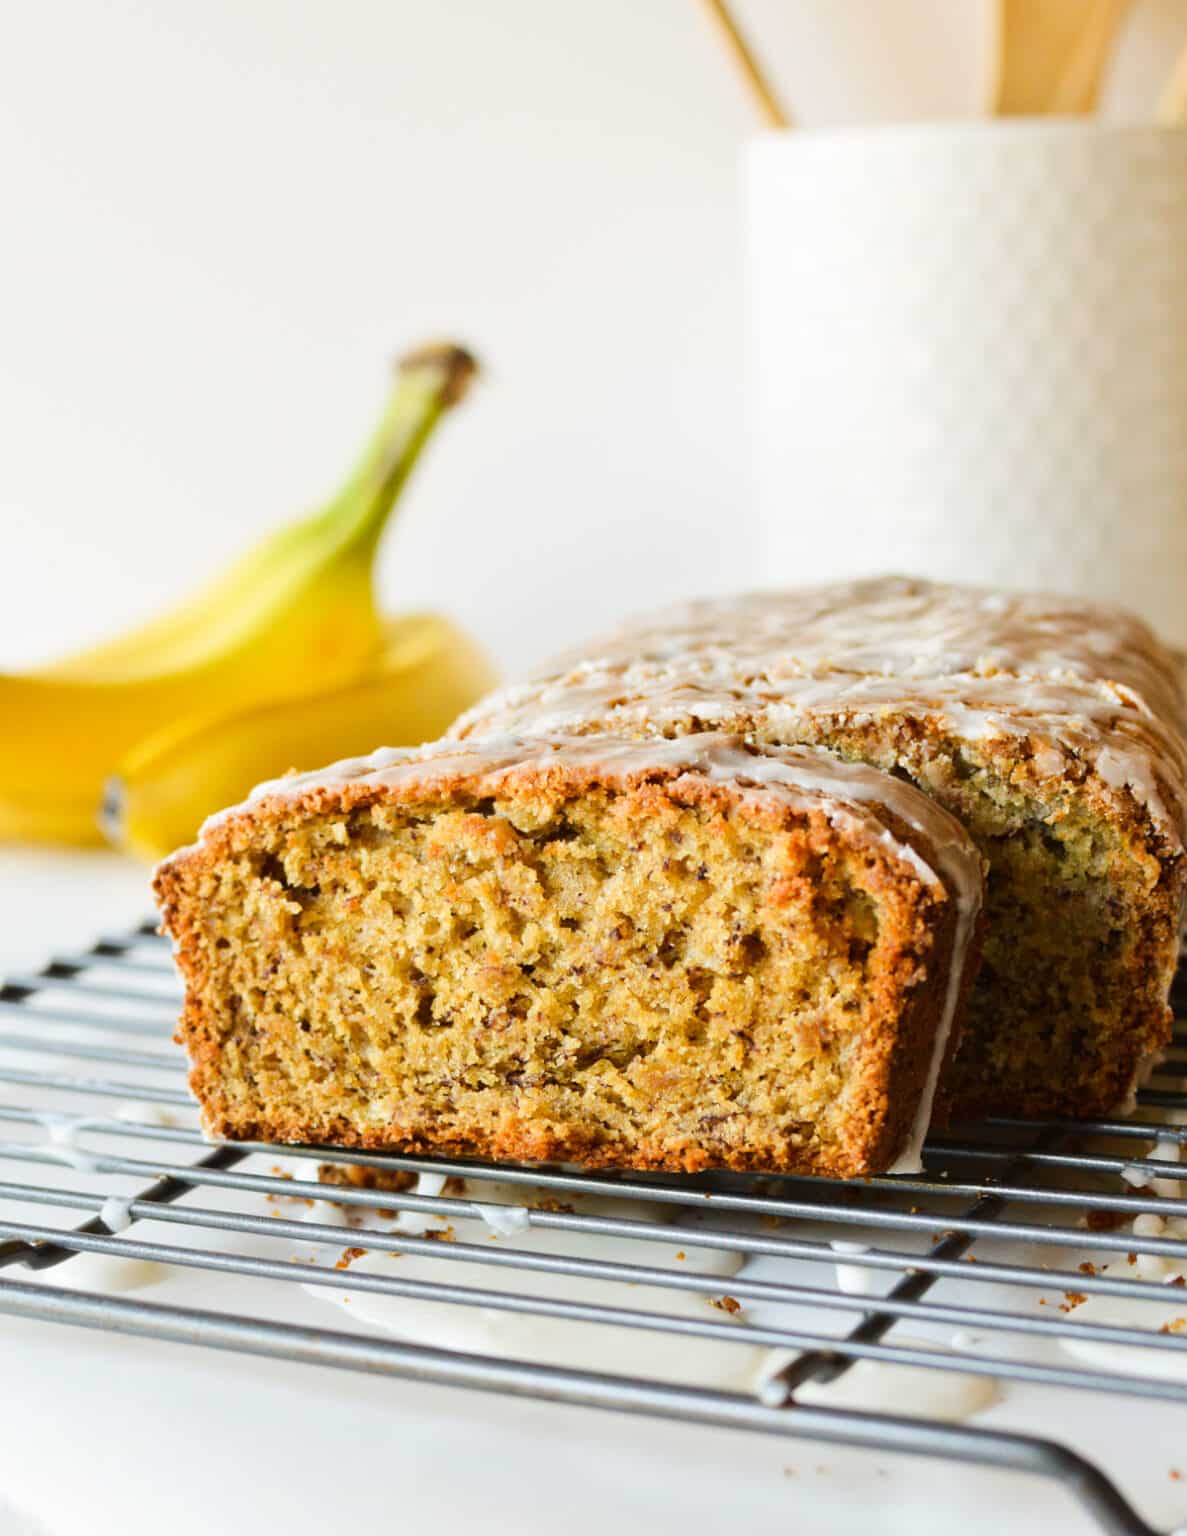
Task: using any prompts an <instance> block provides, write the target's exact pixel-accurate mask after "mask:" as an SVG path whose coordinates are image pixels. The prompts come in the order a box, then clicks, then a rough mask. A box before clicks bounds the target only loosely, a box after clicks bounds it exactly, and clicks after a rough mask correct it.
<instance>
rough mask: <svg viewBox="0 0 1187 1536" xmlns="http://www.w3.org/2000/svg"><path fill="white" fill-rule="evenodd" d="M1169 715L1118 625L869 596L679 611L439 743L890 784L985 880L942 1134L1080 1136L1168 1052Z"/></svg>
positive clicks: (881, 584)
mask: <svg viewBox="0 0 1187 1536" xmlns="http://www.w3.org/2000/svg"><path fill="white" fill-rule="evenodd" d="M1183 711H1184V705H1183V695H1182V690H1181V685H1180V677H1179V669H1178V665H1177V663H1176V661H1175V659H1174V658H1173V657H1172V656H1171V655H1170V653H1169V652H1167V651H1166V650H1165V649H1163V647H1161V646H1160V645H1159V644H1158V642H1157V641H1156V640H1155V639H1154V637H1153V635H1152V634H1151V633H1150V631H1149V630H1148V629H1147V628H1146V626H1145V625H1143V624H1142V623H1140V621H1138V620H1137V619H1135V618H1132V617H1131V616H1129V615H1128V614H1126V613H1124V612H1121V611H1120V610H1117V609H1113V608H1106V607H1103V606H1100V605H1097V604H1093V603H1089V602H1084V601H1078V600H1073V599H1061V598H1054V597H1047V596H1029V595H1018V594H1010V593H1005V592H994V591H984V590H980V589H975V588H965V587H953V586H942V585H935V584H932V583H928V582H923V581H916V580H909V579H903V578H882V579H876V580H870V581H861V582H855V583H851V584H842V585H835V586H828V587H821V588H816V589H807V590H803V591H798V592H785V593H772V594H767V595H761V594H760V595H756V596H751V597H743V598H737V599H730V600H726V601H711V602H700V603H694V604H691V605H689V606H685V607H682V608H679V609H676V610H674V611H671V612H668V613H664V614H661V615H660V616H658V617H657V618H652V619H648V620H644V621H641V622H639V623H637V624H634V625H632V626H628V627H627V628H626V629H624V630H623V631H621V632H620V633H619V634H617V635H615V636H614V637H612V638H611V639H610V640H609V641H607V642H606V643H604V644H601V645H595V646H592V647H590V648H589V649H588V651H587V652H586V655H585V658H584V659H574V660H570V661H567V662H563V663H561V664H559V665H558V666H556V667H553V668H551V669H549V671H548V672H546V673H545V674H543V675H542V676H541V677H539V678H538V679H537V680H536V681H535V682H532V683H529V684H528V685H526V686H523V687H519V688H512V689H508V690H504V691H502V692H500V693H497V694H495V695H493V696H492V697H490V698H489V699H487V700H486V701H484V702H483V703H480V704H479V705H478V706H477V707H476V708H475V709H474V710H473V711H472V712H471V713H470V714H469V715H467V716H464V717H463V719H462V721H460V722H459V724H458V726H457V727H455V731H456V732H457V733H458V734H460V735H462V736H464V737H467V738H470V739H473V738H475V737H480V736H482V735H483V734H485V733H489V732H495V733H498V732H505V731H513V732H523V731H540V732H548V733H564V734H576V735H587V734H591V733H597V732H603V731H609V732H613V733H615V734H617V735H627V736H641V737H642V736H659V737H676V736H679V735H680V734H681V733H683V732H687V731H702V730H707V729H712V730H724V731H728V732H731V733H737V734H739V735H741V736H743V737H744V738H745V739H746V740H748V741H750V742H752V743H755V744H762V745H767V744H774V743H780V744H787V743H807V744H812V745H815V746H819V747H825V748H827V749H828V750H829V751H831V752H833V753H835V754H836V755H837V756H838V757H839V758H841V759H844V760H846V761H861V762H865V763H870V764H875V765H877V766H879V767H881V768H883V769H885V770H886V771H887V772H889V773H894V774H897V775H899V776H901V777H904V778H906V779H909V780H910V781H911V782H913V783H914V784H916V785H917V786H918V787H919V788H921V789H922V790H925V791H926V792H927V793H928V794H929V795H931V796H933V797H934V798H935V799H936V800H937V801H938V802H939V803H940V804H941V805H943V806H945V807H946V808H947V809H948V810H949V811H951V812H952V813H953V814H954V815H955V816H956V817H958V818H959V820H960V821H961V822H963V824H964V826H965V827H966V828H967V830H968V831H969V833H970V834H971V835H972V837H973V839H974V840H975V842H976V843H977V845H978V847H979V848H980V850H981V853H982V854H983V855H984V857H985V859H986V861H987V863H988V868H989V874H988V887H987V898H986V935H985V950H984V961H983V964H982V967H981V971H980V975H979V978H978V980H977V983H976V985H975V987H974V989H973V993H972V996H971V999H970V1005H969V1010H968V1014H967V1016H966V1019H965V1027H964V1030H963V1034H962V1040H961V1045H960V1048H959V1050H958V1052H957V1053H956V1055H955V1057H954V1059H953V1061H952V1063H951V1065H950V1067H949V1068H948V1069H947V1070H946V1071H945V1074H944V1079H943V1082H942V1085H941V1101H942V1102H941V1112H942V1113H945V1114H952V1115H956V1116H961V1117H967V1116H973V1115H980V1114H985V1113H994V1114H1000V1115H1027V1116H1031V1115H1056V1116H1081V1117H1084V1116H1096V1115H1102V1114H1108V1113H1110V1112H1111V1111H1114V1110H1116V1109H1117V1108H1118V1107H1119V1106H1120V1105H1122V1104H1125V1103H1126V1102H1131V1101H1132V1094H1133V1090H1134V1087H1135V1084H1137V1083H1138V1081H1139V1080H1140V1079H1141V1077H1142V1075H1143V1073H1144V1072H1146V1071H1148V1070H1149V1068H1150V1065H1151V1063H1152V1062H1153V1061H1154V1060H1155V1059H1156V1056H1157V1053H1158V1051H1159V1050H1160V1048H1161V1047H1162V1046H1164V1045H1165V1043H1166V1042H1167V1040H1168V1038H1169V1034H1170V1010H1169V1007H1168V1003H1167V997H1168V991H1169V986H1170V981H1171V978H1172V975H1173V972H1174V968H1175V962H1176V954H1177V945H1178V936H1179V925H1180V912H1181V908H1182V898H1183V891H1184V858H1183V830H1184V763H1185V752H1184V740H1183Z"/></svg>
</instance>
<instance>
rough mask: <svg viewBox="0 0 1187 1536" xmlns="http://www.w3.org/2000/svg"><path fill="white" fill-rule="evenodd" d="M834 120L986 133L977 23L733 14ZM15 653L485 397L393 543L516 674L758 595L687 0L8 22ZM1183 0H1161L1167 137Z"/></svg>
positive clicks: (2, 170) (714, 122) (701, 37)
mask: <svg viewBox="0 0 1187 1536" xmlns="http://www.w3.org/2000/svg"><path fill="white" fill-rule="evenodd" d="M738 9H739V14H740V15H741V16H742V17H743V18H744V19H745V20H746V21H747V23H748V24H749V25H750V27H751V30H752V32H753V35H754V37H755V38H756V39H757V40H758V41H759V42H760V43H761V45H762V48H763V50H764V53H765V54H766V55H767V56H768V57H769V60H770V62H771V66H772V70H773V72H774V73H775V74H776V75H777V77H778V79H779V82H780V84H781V86H782V88H783V89H784V91H785V94H786V96H787V98H788V100H789V102H790V103H791V105H792V107H793V109H794V110H795V111H796V113H797V115H798V116H799V117H800V119H801V120H802V121H804V122H805V123H806V124H808V125H809V126H819V125H828V124H837V123H844V122H854V121H860V120H871V119H877V118H903V117H911V116H943V115H953V114H962V113H969V112H972V111H974V110H976V108H977V105H978V99H979V94H980V90H981V81H982V79H983V73H984V67H985V54H986V45H987V42H988V10H987V7H986V6H985V5H984V4H983V3H982V0H739V6H738ZM0 13H2V14H3V16H4V18H5V22H4V27H3V38H2V44H0V195H2V204H0V207H2V214H0V219H2V225H0V518H2V520H3V528H4V533H5V541H4V558H3V559H2V560H0V666H11V665H15V664H17V663H20V662H24V661H32V660H35V659H37V658H39V657H43V656H48V655H50V654H52V653H53V652H54V651H55V650H57V649H59V648H61V647H63V646H66V645H69V644H73V643H75V642H78V643H83V642H85V641H86V640H87V639H88V638H90V637H92V636H97V635H98V634H99V633H100V632H102V631H104V630H107V629H110V628H112V627H118V626H119V625H121V624H123V623H125V622H126V621H128V620H129V619H130V618H132V617H134V616H138V615H142V614H146V613H148V612H149V611H151V610H152V609H154V608H156V607H158V606H160V605H162V604H164V603H167V602H168V601H169V600H170V599H171V598H172V597H174V596H175V595H177V594H180V593H181V592H182V591H183V590H184V589H185V588H186V587H188V586H189V585H191V584H192V583H193V582H194V581H195V580H196V579H197V578H199V577H200V576H201V575H202V574H204V573H206V572H208V571H210V570H212V569H214V568H216V567H217V565H218V564H219V562H220V561H222V560H223V559H224V558H225V557H227V556H228V555H229V554H231V553H232V552H233V551H235V550H238V549H240V548H241V547H242V546H243V545H244V544H245V542H247V541H248V540H249V539H251V538H252V537H253V536H254V535H256V534H258V533H259V532H260V531H262V530H263V529H265V528H267V527H270V526H272V525H274V524H275V523H276V522H277V521H278V520H281V519H283V518H284V517H286V516H288V515H291V514H293V513H295V512H297V511H299V510H302V509H303V508H305V507H306V506H308V505H310V504H312V503H313V502H315V501H317V500H318V499H320V497H321V496H322V495H323V493H325V492H326V491H328V490H329V489H330V488H331V487H332V486H333V484H334V482H335V479H336V477H337V475H338V474H339V472H340V470H341V469H342V468H343V466H344V465H345V464H346V463H347V462H348V461H349V459H350V457H351V454H352V453H353V451H354V448H355V445H356V443H357V442H358V441H359V440H360V439H361V437H362V435H363V434H364V433H365V431H366V430H367V428H368V426H369V424H370V421H371V418H372V416H373V414H374V413H375V412H376V410H377V409H378V406H379V403H380V401H381V398H382V394H383V391H384V389H385V387H386V378H385V368H386V366H387V362H388V360H389V359H390V357H391V356H392V355H393V354H394V353H395V352H396V351H397V350H398V349H399V348H401V347H403V346H406V345H408V344H410V343H413V342H416V341H417V340H419V339H421V338H423V337H426V336H433V335H436V334H440V333H449V334H453V335H456V336H458V337H460V338H462V339H465V340H467V341H469V342H470V343H471V344H472V345H473V346H474V347H475V348H476V349H477V350H478V351H479V352H480V353H481V355H482V356H483V358H484V359H485V361H486V365H487V379H486V383H485V386H484V388H483V389H482V391H481V393H479V394H476V395H475V396H474V397H473V399H472V401H471V402H470V404H469V405H468V407H467V410H466V412H465V415H464V417H463V416H462V415H460V414H459V416H457V417H456V418H455V419H454V420H453V421H452V422H451V423H450V424H449V426H448V428H447V431H446V432H444V433H443V434H442V436H441V438H440V439H439V440H438V441H437V443H436V444H435V445H434V447H433V450H432V457H431V459H430V460H428V461H427V462H426V463H425V465H424V467H423V470H422V473H421V474H420V476H419V477H418V479H417V481H416V483H415V488H414V491H413V493H412V494H411V495H410V496H409V498H408V500H407V503H406V505H405V507H404V511H403V514H402V516H401V519H400V523H399V527H398V531H395V532H394V533H393V536H392V537H391V538H390V540H389V542H388V544H387V547H386V550H385V552H384V558H383V585H384V588H385V591H386V594H387V596H388V598H389V599H390V602H391V603H392V604H393V605H401V604H407V603H412V602H418V603H419V602H428V603H432V604H436V605H438V606H445V607H448V608H449V609H451V610H452V611H453V612H454V613H455V614H456V615H457V616H459V617H462V618H464V619H466V620H468V621H469V622H470V623H471V624H472V625H473V627H474V628H475V629H476V630H477V631H478V633H479V634H480V635H481V636H482V637H483V638H484V639H485V640H486V641H487V642H488V643H489V644H490V645H491V646H492V647H493V648H494V650H495V653H496V655H497V657H498V658H499V660H500V662H501V663H502V665H503V666H504V668H505V669H506V670H508V671H515V670H519V669H522V668H523V667H524V666H526V665H528V664H530V663H531V662H532V661H534V660H536V659H537V658H538V657H540V656H541V655H542V654H545V653H547V652H548V651H549V650H550V649H551V648H552V647H554V646H556V645H559V644H564V643H567V642H568V641H569V640H575V639H580V638H581V637H582V636H584V635H586V634H587V633H589V632H590V631H591V630H592V629H594V628H596V627H597V626H599V625H601V624H604V623H605V622H606V621H607V619H610V618H613V617H614V616H617V615H618V614H619V613H621V612H622V611H624V610H625V609H629V608H630V607H632V606H636V605H639V604H647V603H650V602H652V601H653V600H655V599H656V598H657V597H667V596H669V595H678V594H682V593H685V592H691V591H695V590H706V589H711V588H719V587H723V586H729V585H733V584H738V583H740V582H745V581H753V580H761V579H767V580H770V579H772V577H781V578H784V579H794V577H795V575H796V574H797V573H796V572H794V571H786V572H777V573H771V572H761V571H757V570H755V569H754V564H755V562H754V560H753V557H752V540H751V538H750V537H749V535H748V528H747V513H748V485H747V453H746V439H745V426H746V412H745V394H746V360H745V344H744V334H745V294H744V282H743V272H742V261H741V251H740V238H739V233H740V232H739V224H738V217H737V210H738V201H739V189H738V178H737V161H738V152H739V148H740V146H741V144H742V142H743V140H744V138H745V137H746V135H747V134H748V133H749V132H750V131H751V130H752V127H753V126H754V124H753V118H752V114H751V112H750V109H749V103H748V102H747V100H746V99H745V98H744V97H743V95H742V92H741V90H740V88H739V87H738V86H737V84H736V82H735V80H734V79H733V77H732V75H731V74H730V73H729V72H728V70H727V67H726V64H725V62H724V59H723V57H722V56H721V54H720V51H719V49H718V47H717V44H716V40H715V38H714V36H713V34H712V32H711V31H710V28H709V26H708V25H707V23H706V21H705V19H704V17H703V16H702V15H701V14H700V12H699V9H698V7H697V6H696V5H695V4H694V3H693V0H597V3H584V4H582V3H579V0H497V3H495V0H436V3H433V4H426V3H424V0H418V3H413V0H339V3H331V0H320V3H315V0H204V3H198V0H190V3H179V0H155V3H151V4H150V3H148V0H104V3H103V4H101V5H96V4H93V3H90V0H39V3H38V4H36V5H27V4H18V3H16V0H3V4H0ZM1185 30H1187V3H1185V0H1139V3H1138V5H1137V7H1136V10H1135V13H1134V21H1133V24H1132V25H1131V27H1130V29H1129V32H1128V34H1127V37H1126V40H1125V45H1124V47H1123V50H1122V53H1121V56H1120V57H1119V59H1118V61H1117V69H1116V71H1115V77H1114V80H1113V82H1112V89H1111V92H1110V110H1111V112H1113V113H1114V114H1115V115H1116V114H1120V115H1130V116H1141V115H1144V114H1148V111H1149V109H1150V105H1151V103H1152V101H1153V99H1154V98H1155V96H1156V95H1157V90H1158V86H1159V84H1160V83H1161V80H1162V78H1163V76H1164V75H1165V73H1166V71H1167V68H1168V67H1169V61H1170V60H1171V59H1172V58H1173V56H1174V51H1175V49H1176V47H1177V45H1178V43H1179V42H1180V41H1181V38H1182V36H1183V33H1184V31H1185Z"/></svg>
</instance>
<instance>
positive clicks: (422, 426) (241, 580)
mask: <svg viewBox="0 0 1187 1536" xmlns="http://www.w3.org/2000/svg"><path fill="white" fill-rule="evenodd" d="M473 372H474V362H473V360H472V358H470V356H469V355H468V354H467V353H466V352H464V351H463V350H462V349H461V348H459V347H453V346H447V345H441V346H433V347H426V348H423V349H421V350H420V351H418V352H416V353H413V354H411V355H410V356H409V357H407V358H405V359H404V360H403V362H402V363H401V365H400V369H399V372H398V375H397V379H396V383H395V387H394V389H393V392H392V395H391V398H390V401H389V404H388V406H387V409H386V411H385V413H384V416H383V419H382V421H381V423H380V425H379V428H378V430H377V432H376V433H375V435H374V437H373V438H372V440H371V442H370V444H369V445H368V447H367V450H366V452H365V453H364V454H363V457H362V459H361V460H360V462H359V464H358V466H357V467H356V469H355V470H354V472H353V473H352V475H351V476H350V478H349V480H348V481H347V483H346V484H345V485H344V486H343V488H342V490H341V491H340V492H339V493H338V495H337V496H336V497H335V498H334V499H333V500H332V501H331V502H330V503H329V504H328V505H327V506H326V507H324V508H323V509H322V510H321V511H319V512H317V513H315V514H314V515H312V516H310V517H306V518H304V519H302V520H301V521H299V522H297V523H294V524H292V525H290V526H288V527H286V528H283V529H281V530H280V531H279V532H278V533H276V534H275V535H273V536H272V537H271V538H270V539H268V540H266V541H265V542H264V543H263V544H261V545H260V546H259V547H258V548H257V549H255V550H253V551H252V552H250V553H249V554H248V555H246V556H245V557H243V558H242V559H241V560H239V561H238V562H237V563H236V564H235V565H233V566H232V567H231V568H230V569H229V570H228V571H227V572H226V573H225V574H224V575H223V576H222V577H221V578H219V579H218V580H217V581H215V582H213V583H211V584H210V585H209V586H207V587H206V588H204V589H203V590H202V591H200V592H198V593H197V594H196V595H195V596H194V597H193V598H191V599H190V600H189V601H188V602H187V603H185V604H183V605H182V606H181V607H180V608H178V609H176V610H175V611H173V612H172V613H170V614H166V615H164V616H163V617H161V618H159V619H156V620H154V621H152V622H150V623H148V624H146V625H144V626H142V627H141V628H139V629H137V630H135V631H133V632H131V633H130V634H128V635H126V636H123V637H120V638H118V639H116V640H113V641H110V642H108V643H107V644H105V645H100V646H98V647H96V648H94V649H93V650H90V651H87V652H85V653H83V654H81V655H78V656H74V657H70V658H67V659H66V660H65V661H62V662H59V663H57V664H56V665H55V666H50V667H46V668H42V669H40V670H38V671H35V672H26V673H21V674H19V675H17V674H0V719H3V720H4V722H5V727H4V730H3V732H0V836H3V837H22V838H55V839H57V838H65V839H67V840H70V841H77V842H96V841H99V840H100V833H99V830H98V828H97V825H96V818H97V815H98V811H99V807H100V803H101V799H102V794H103V786H104V784H105V782H106V780H107V779H108V777H109V776H110V775H111V773H112V772H113V771H114V770H115V768H116V766H117V765H118V763H119V762H120V761H121V760H122V758H123V757H124V756H125V755H126V754H127V753H128V752H129V751H130V750H131V749H132V748H133V747H134V746H135V745H136V744H137V743H138V742H140V741H142V740H144V738H145V737H146V736H149V735H152V734H155V733H156V732H158V731H160V730H161V729H163V728H165V727H166V726H168V725H169V724H170V722H173V721H176V720H179V719H187V718H188V719H192V718H194V717H196V716H197V717H205V716H207V715H214V714H223V715H226V714H233V713H236V712H238V711H242V710H246V709H250V708H251V707H252V706H253V705H257V704H261V703H264V702H271V701H273V700H276V699H282V698H286V697H294V696H297V695H299V694H301V693H307V692H310V691H313V690H316V689H328V688H332V687H334V686H336V685H337V684H339V683H344V682H346V681H348V680H349V679H351V678H352V677H354V676H355V675H356V674H357V673H358V671H359V669H360V668H361V667H362V666H363V665H365V664H366V662H367V661H368V659H369V658H370V657H372V656H373V655H374V654H375V653H376V652H377V651H378V650H379V649H380V647H381V646H382V644H383V639H384V636H383V623H382V620H381V618H380V616H379V615H378V614H377V612H376V609H375V603H374V593H373V588H372V574H371V573H372V566H373V563H374V557H375V551H376V548H377V545H378V542H379V538H380V535H381V534H382V532H383V529H384V526H385V524H386V523H387V521H388V518H389V516H390V513H391V510H392V506H393V504H394V502H395V500H396V497H397V496H398V494H399V492H400V490H401V488H402V487H403V485H404V482H405V480H406V479H407V477H408V474H409V472H410V471H411V469H412V466H413V465H414V463H415V462H416V459H417V458H418V456H419V454H420V451H421V449H422V448H423V447H424V444H425V443H426V441H427V440H428V438H429V436H430V434H431V433H432V430H433V428H434V427H435V425H436V424H437V422H438V420H439V419H440V417H441V415H442V413H443V412H444V411H445V410H446V409H447V408H448V407H449V406H450V405H452V404H453V403H454V402H455V401H456V400H458V399H460V397H461V395H462V393H464V390H465V386H466V384H467V383H468V382H469V380H470V378H471V377H472V375H473Z"/></svg>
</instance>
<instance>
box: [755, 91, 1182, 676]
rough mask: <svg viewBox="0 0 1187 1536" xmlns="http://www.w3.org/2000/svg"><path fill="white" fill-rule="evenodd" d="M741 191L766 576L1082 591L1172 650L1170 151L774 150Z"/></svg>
mask: <svg viewBox="0 0 1187 1536" xmlns="http://www.w3.org/2000/svg"><path fill="white" fill-rule="evenodd" d="M746 195H747V222H748V242H749V273H750V284H751V304H752V326H753V360H754V369H755V378H754V384H755V392H756V393H755V431H756V439H755V445H754V446H755V454H756V461H757V463H756V473H757V489H758V496H759V508H760V517H761V527H762V541H763V550H762V554H763V576H764V578H765V580H766V581H767V582H768V583H769V584H781V583H786V582H793V581H802V580H823V579H829V578H832V577H836V576H842V575H852V574H863V573H870V572H877V571H886V570H893V571H903V572H911V573H919V574H923V575H932V576H937V577H942V578H950V579H957V580H970V581H984V582H995V583H997V582H1000V583H1003V584H1006V585H1010V586H1015V587H1046V588H1052V589H1057V590H1064V591H1079V592H1084V593H1087V594H1090V595H1095V596H1100V597H1105V598H1112V599H1115V600H1118V601H1121V602H1124V603H1127V604H1129V605H1130V606H1132V607H1135V608H1137V609H1139V610H1140V611H1142V612H1144V613H1145V614H1146V616H1147V617H1148V618H1150V619H1151V620H1152V621H1153V622H1154V623H1155V624H1156V625H1157V626H1158V628H1159V629H1160V630H1161V631H1162V632H1163V634H1164V635H1165V637H1166V638H1167V639H1168V640H1170V641H1172V642H1173V643H1175V644H1177V645H1179V646H1187V599H1185V593H1187V132H1181V131H1175V130H1166V129H1157V128H1147V127H1133V128H1127V127H1118V126H1114V125H1104V124H1096V123H1087V122H1078V121H1073V120H1062V121H1059V120H1044V121H1037V120H1036V121H1027V120H1019V121H1017V122H1011V123H968V124H945V125H939V126H936V125H920V126H914V125H912V126H902V127H888V128H880V129H877V130H860V131H853V132H842V133H811V132H793V133H788V134H771V135H767V136H765V137H763V138H762V139H760V140H757V141H755V142H754V143H753V144H752V145H751V146H750V147H749V150H748V156H747V167H746Z"/></svg>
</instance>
